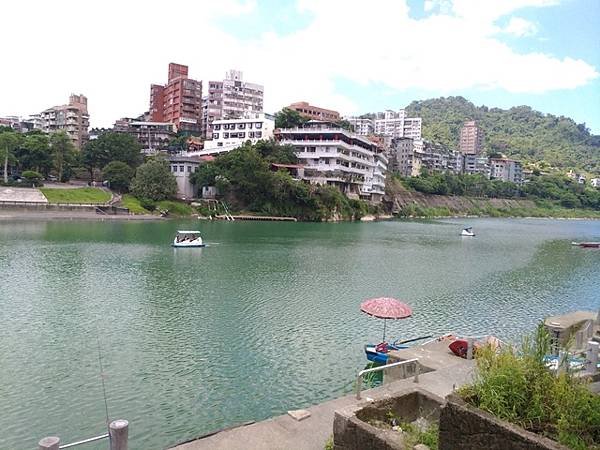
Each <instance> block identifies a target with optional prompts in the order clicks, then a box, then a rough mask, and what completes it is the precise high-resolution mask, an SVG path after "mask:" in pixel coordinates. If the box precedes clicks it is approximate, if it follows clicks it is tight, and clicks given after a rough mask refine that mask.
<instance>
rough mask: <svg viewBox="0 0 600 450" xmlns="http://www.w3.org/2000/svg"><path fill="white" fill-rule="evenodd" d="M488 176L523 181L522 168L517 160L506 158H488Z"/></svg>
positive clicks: (514, 181)
mask: <svg viewBox="0 0 600 450" xmlns="http://www.w3.org/2000/svg"><path fill="white" fill-rule="evenodd" d="M489 164H490V178H493V179H496V180H502V181H510V182H512V183H517V184H521V183H522V182H523V168H522V167H521V163H520V162H519V161H515V160H514V159H508V158H490V160H489Z"/></svg>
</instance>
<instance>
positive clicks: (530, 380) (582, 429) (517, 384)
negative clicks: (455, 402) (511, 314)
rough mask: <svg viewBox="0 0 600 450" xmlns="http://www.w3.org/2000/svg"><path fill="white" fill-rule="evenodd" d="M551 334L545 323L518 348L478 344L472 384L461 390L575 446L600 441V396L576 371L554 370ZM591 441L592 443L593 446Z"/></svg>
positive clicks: (502, 413) (481, 404)
mask: <svg viewBox="0 0 600 450" xmlns="http://www.w3.org/2000/svg"><path fill="white" fill-rule="evenodd" d="M549 350H550V337H549V335H548V332H547V331H546V329H545V327H544V325H543V324H540V325H539V326H538V329H537V331H536V333H535V334H534V336H533V337H528V338H525V339H524V340H523V342H522V344H521V347H520V348H519V349H515V348H512V347H508V348H504V349H502V350H500V351H495V350H494V349H492V348H491V347H489V346H488V347H484V348H482V349H480V350H478V352H477V355H476V363H477V372H476V378H475V382H474V384H473V385H471V386H466V387H463V388H461V390H460V391H459V394H460V395H461V396H462V397H463V398H464V399H465V401H467V402H468V403H471V404H472V405H474V406H476V407H478V408H480V409H483V410H485V411H488V412H489V413H491V414H493V415H495V416H496V417H498V418H500V419H503V420H507V421H509V422H512V423H515V424H517V425H519V426H521V427H523V428H525V429H526V430H529V431H533V432H535V433H539V434H543V435H546V436H548V437H550V438H552V439H555V440H557V441H559V442H560V443H562V444H565V445H568V446H569V447H570V448H573V449H577V450H579V449H582V450H583V449H586V448H597V447H593V446H595V445H596V446H597V445H600V396H595V395H593V394H592V393H591V392H590V391H589V390H588V389H587V387H586V386H585V384H584V383H583V382H582V381H581V379H579V378H575V377H574V376H573V375H571V374H568V373H566V374H562V375H560V376H555V375H554V374H553V373H551V372H550V371H549V370H548V369H547V367H546V365H545V362H544V356H545V355H546V354H548V353H549ZM588 446H590V447H588Z"/></svg>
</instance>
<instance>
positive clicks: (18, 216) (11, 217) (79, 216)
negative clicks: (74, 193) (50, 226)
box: [0, 209, 163, 222]
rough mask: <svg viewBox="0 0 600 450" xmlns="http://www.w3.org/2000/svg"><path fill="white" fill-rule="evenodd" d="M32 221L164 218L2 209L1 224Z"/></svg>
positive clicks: (144, 215) (159, 218)
mask: <svg viewBox="0 0 600 450" xmlns="http://www.w3.org/2000/svg"><path fill="white" fill-rule="evenodd" d="M31 220H89V221H100V222H102V221H108V220H115V221H123V220H163V218H162V217H160V216H155V215H150V214H135V215H134V214H101V213H97V212H93V211H76V210H62V211H60V210H52V211H45V210H27V209H0V222H4V221H6V222H9V221H31Z"/></svg>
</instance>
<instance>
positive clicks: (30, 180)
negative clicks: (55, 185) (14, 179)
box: [21, 170, 44, 187]
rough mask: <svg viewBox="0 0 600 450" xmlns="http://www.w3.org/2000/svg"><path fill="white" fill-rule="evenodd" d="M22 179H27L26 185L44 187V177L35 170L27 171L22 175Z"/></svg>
mask: <svg viewBox="0 0 600 450" xmlns="http://www.w3.org/2000/svg"><path fill="white" fill-rule="evenodd" d="M21 177H23V178H24V179H25V183H26V184H30V185H31V186H33V187H35V186H42V180H43V178H44V177H43V176H42V174H41V173H39V172H35V171H33V170H26V171H25V172H23V173H22V174H21Z"/></svg>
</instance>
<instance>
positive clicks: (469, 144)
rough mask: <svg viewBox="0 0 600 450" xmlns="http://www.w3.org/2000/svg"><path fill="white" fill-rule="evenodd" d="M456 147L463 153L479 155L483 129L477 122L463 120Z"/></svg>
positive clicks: (481, 147) (481, 148)
mask: <svg viewBox="0 0 600 450" xmlns="http://www.w3.org/2000/svg"><path fill="white" fill-rule="evenodd" d="M458 148H459V150H460V152H461V153H463V154H464V155H479V154H480V153H481V151H482V150H483V130H482V129H481V128H479V126H478V125H477V122H475V121H474V120H471V121H469V122H465V123H464V124H463V126H462V128H461V129H460V141H459V143H458Z"/></svg>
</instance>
